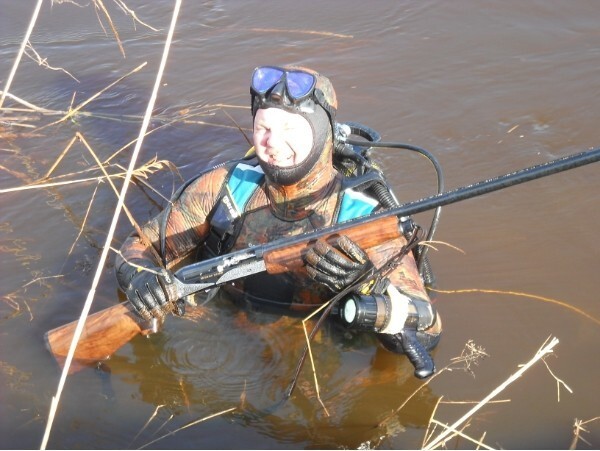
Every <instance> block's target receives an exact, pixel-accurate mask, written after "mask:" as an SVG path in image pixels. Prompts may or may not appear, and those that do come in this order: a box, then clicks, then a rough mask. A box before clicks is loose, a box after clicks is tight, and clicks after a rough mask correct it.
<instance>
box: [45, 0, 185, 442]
mask: <svg viewBox="0 0 600 451" xmlns="http://www.w3.org/2000/svg"><path fill="white" fill-rule="evenodd" d="M180 9H181V0H177V1H176V3H175V6H174V8H173V16H172V18H171V24H170V26H169V32H168V34H167V38H166V41H165V47H164V50H163V54H162V57H161V61H160V67H159V69H158V72H157V74H156V79H155V81H154V86H153V88H152V93H151V95H150V99H149V101H148V105H147V107H146V112H145V113H144V120H143V121H142V126H141V128H140V133H139V135H138V136H139V138H138V140H137V143H136V146H135V148H134V150H133V153H132V155H131V160H130V162H129V167H128V168H127V175H126V176H125V181H124V183H123V186H122V188H121V193H120V194H119V200H118V202H117V206H116V208H115V211H114V214H113V217H112V220H111V223H110V227H109V229H108V232H107V234H106V240H105V244H104V246H103V247H102V253H101V254H100V258H99V261H98V266H97V267H96V272H95V274H94V279H93V281H92V285H91V287H90V290H89V292H88V295H87V297H86V300H85V302H84V305H83V310H82V312H81V315H80V316H79V320H78V321H77V326H76V328H75V333H74V334H73V339H72V341H71V345H70V347H69V352H68V354H67V357H66V359H65V362H64V367H63V371H62V373H61V376H60V380H59V382H58V387H57V389H56V395H55V396H53V397H52V402H51V405H50V410H49V413H48V421H47V423H46V428H45V431H44V437H43V438H42V443H41V446H40V448H41V449H46V445H47V444H48V440H49V438H50V431H51V430H52V424H53V422H54V418H55V415H56V411H57V410H58V404H59V401H60V397H61V394H62V391H63V389H64V386H65V383H66V379H67V375H68V373H69V369H70V366H71V363H72V361H73V357H74V355H75V348H76V347H77V343H78V342H79V339H80V337H81V335H82V333H83V326H84V324H85V320H86V318H87V316H88V313H89V311H90V309H91V306H92V301H93V300H94V295H95V292H96V287H97V286H98V283H99V282H100V276H101V275H102V273H103V272H104V271H103V270H104V264H105V262H106V258H107V257H108V252H109V250H110V242H111V241H112V239H113V237H114V234H115V230H116V227H117V221H118V219H119V216H120V213H121V209H122V208H123V201H124V198H125V195H126V194H127V189H128V187H129V181H130V180H131V173H132V172H133V169H134V168H135V163H136V161H137V158H138V155H139V153H140V149H141V146H142V141H143V136H144V135H145V133H146V130H147V129H148V126H149V124H150V117H151V115H152V111H153V110H154V105H155V103H156V98H157V97H158V90H159V87H160V83H161V80H162V76H163V73H164V70H165V66H166V62H167V56H168V55H169V49H170V47H171V42H172V41H173V34H174V32H175V24H176V23H177V17H178V16H179V10H180Z"/></svg>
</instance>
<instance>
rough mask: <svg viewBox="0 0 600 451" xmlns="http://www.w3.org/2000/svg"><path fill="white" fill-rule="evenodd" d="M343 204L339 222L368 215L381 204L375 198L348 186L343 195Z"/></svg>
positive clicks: (338, 218)
mask: <svg viewBox="0 0 600 451" xmlns="http://www.w3.org/2000/svg"><path fill="white" fill-rule="evenodd" d="M342 196H343V197H342V204H341V206H340V212H339V213H338V217H337V222H344V221H349V220H350V219H354V218H360V217H361V216H367V215H369V214H371V213H372V212H373V210H374V209H375V207H377V206H378V205H379V202H377V201H376V200H375V199H373V198H371V197H369V196H366V195H365V194H363V193H361V192H359V191H354V190H353V189H352V188H346V189H345V190H344V193H343V195H342Z"/></svg>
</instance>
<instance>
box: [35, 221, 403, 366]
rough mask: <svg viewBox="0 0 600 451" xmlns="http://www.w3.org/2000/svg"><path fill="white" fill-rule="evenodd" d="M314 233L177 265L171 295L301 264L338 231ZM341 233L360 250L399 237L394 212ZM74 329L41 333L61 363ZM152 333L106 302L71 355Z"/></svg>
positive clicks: (89, 356)
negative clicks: (312, 249)
mask: <svg viewBox="0 0 600 451" xmlns="http://www.w3.org/2000/svg"><path fill="white" fill-rule="evenodd" d="M316 232H318V233H315V232H311V233H309V234H305V235H299V236H298V237H291V238H286V239H281V240H277V241H273V242H271V243H268V244H266V245H262V246H255V247H253V248H249V249H244V250H242V251H237V252H233V253H230V254H227V255H223V256H219V257H215V258H212V259H209V260H205V261H202V262H198V263H194V264H191V265H189V266H185V267H182V268H181V269H179V270H178V271H176V272H175V283H176V285H177V294H178V295H179V298H180V299H181V298H185V297H186V296H189V295H192V294H194V293H197V292H199V291H205V290H209V289H211V288H214V287H218V286H220V285H223V284H225V283H228V282H232V281H234V280H237V279H240V278H243V277H247V276H249V275H251V274H256V273H259V272H264V271H266V272H268V273H269V274H277V273H281V272H285V271H289V270H293V269H296V268H299V267H301V266H302V265H303V264H304V262H303V255H304V254H305V252H306V251H307V250H308V248H309V247H310V246H311V245H312V244H313V243H314V242H315V241H316V240H317V239H319V238H325V239H331V238H335V237H336V236H339V232H338V231H337V230H336V231H334V232H331V231H330V229H323V230H319V231H316ZM343 232H344V234H345V235H347V236H349V237H350V238H351V239H353V240H354V241H356V242H357V243H358V244H359V245H360V246H362V247H363V248H364V249H369V248H371V247H373V246H375V245H377V244H380V243H384V242H386V241H389V240H392V239H395V238H398V237H400V236H401V231H400V228H399V224H398V219H397V218H396V217H395V216H387V217H383V218H379V219H378V220H376V221H370V222H368V223H365V224H360V225H356V226H354V227H346V228H343ZM76 328H77V321H73V322H71V323H68V324H65V325H64V326H60V327H58V328H56V329H52V330H50V331H48V332H47V333H46V335H45V339H46V346H47V348H48V349H49V350H50V352H51V353H52V354H53V355H54V357H55V359H56V361H57V362H58V363H59V364H60V365H61V366H62V365H63V363H64V361H65V359H66V357H67V354H68V352H69V347H70V346H71V341H72V339H73V335H74V334H75V329H76ZM152 332H156V327H155V326H154V327H153V325H151V324H148V322H147V321H145V320H143V319H141V318H140V317H138V315H137V314H136V313H135V312H134V311H133V309H132V307H130V304H129V303H123V304H117V305H114V306H112V307H108V308H106V309H104V310H101V311H99V312H96V313H94V314H92V315H89V316H88V317H87V319H86V322H85V325H84V329H83V333H82V334H81V338H80V340H79V342H78V344H77V348H76V349H75V354H74V356H73V360H74V361H75V362H77V363H79V364H83V365H90V364H95V363H96V362H98V361H100V360H104V359H106V358H108V357H109V356H111V355H112V354H114V353H115V352H116V351H117V350H118V349H119V348H121V347H122V346H123V345H125V344H126V343H127V342H129V341H130V340H131V339H132V338H133V337H135V336H136V335H138V334H144V335H147V334H150V333H152ZM80 367H81V365H77V366H75V367H74V369H73V371H77V370H78V369H80Z"/></svg>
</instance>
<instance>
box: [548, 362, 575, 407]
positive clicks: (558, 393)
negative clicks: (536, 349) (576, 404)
mask: <svg viewBox="0 0 600 451" xmlns="http://www.w3.org/2000/svg"><path fill="white" fill-rule="evenodd" d="M542 362H544V365H546V369H547V370H548V372H549V373H550V374H551V375H552V377H553V378H554V379H555V380H556V391H557V398H558V399H557V402H560V386H561V385H562V386H563V387H565V389H566V390H567V391H568V392H569V393H571V394H572V393H573V390H571V387H569V386H568V385H567V384H566V383H565V381H563V380H562V379H560V378H559V377H558V376H557V375H556V374H554V373H553V372H552V370H551V369H550V366H549V365H548V362H546V359H542Z"/></svg>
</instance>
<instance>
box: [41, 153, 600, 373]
mask: <svg viewBox="0 0 600 451" xmlns="http://www.w3.org/2000/svg"><path fill="white" fill-rule="evenodd" d="M597 161H600V148H598V149H593V150H589V151H587V152H581V153H578V154H574V155H571V156H567V157H563V158H558V159H556V160H552V161H550V162H547V163H542V164H539V165H536V166H532V167H529V168H525V169H521V170H519V171H516V172H512V173H509V174H506V175H502V176H499V177H495V178H492V179H488V180H484V181H481V182H477V183H474V184H471V185H468V186H464V187H462V188H457V189H455V190H452V191H448V192H445V193H441V194H437V195H435V196H430V197H427V198H424V199H421V200H418V201H414V202H409V203H407V204H403V205H400V206H398V207H393V208H390V209H387V210H383V211H380V212H377V213H374V214H372V215H369V216H365V217H361V218H357V219H353V220H351V221H346V222H343V223H340V224H336V225H334V226H331V227H327V228H324V229H320V230H315V231H313V232H308V233H304V234H301V235H297V236H293V237H286V238H281V239H279V240H276V241H273V242H271V243H267V244H264V245H260V246H255V247H252V248H248V249H244V250H240V251H236V252H233V253H230V254H227V255H223V256H219V257H215V258H212V259H209V260H206V261H201V262H198V263H193V264H191V265H188V266H185V267H183V268H181V269H179V270H178V271H177V272H176V273H175V277H176V283H177V284H178V294H179V295H180V298H184V297H186V296H188V295H191V294H193V293H197V292H199V291H204V290H208V289H210V288H213V287H217V286H220V285H223V284H225V283H228V282H232V281H234V280H237V279H240V278H243V277H247V276H249V275H251V274H256V273H259V272H263V271H266V272H268V273H270V274H277V273H281V272H285V271H289V270H292V269H295V268H298V267H300V266H302V265H303V264H304V262H303V255H304V253H305V252H306V251H307V250H308V248H309V247H310V246H311V245H312V244H313V243H314V242H315V241H316V240H318V239H323V238H325V239H331V238H335V237H337V236H339V235H341V234H344V235H347V236H348V237H350V238H351V239H352V240H354V241H356V242H357V243H358V244H359V245H360V246H361V247H363V248H364V249H367V250H368V249H369V248H371V247H373V246H375V245H377V244H380V243H384V242H386V241H389V240H392V239H394V238H397V237H399V236H400V235H401V232H400V227H399V222H398V221H399V220H398V218H401V217H403V216H410V215H413V214H416V213H421V212H424V211H428V210H432V209H434V208H437V207H438V206H443V205H448V204H452V203H456V202H459V201H462V200H466V199H470V198H473V197H477V196H480V195H483V194H487V193H490V192H493V191H498V190H501V189H504V188H508V187H510V186H514V185H518V184H521V183H525V182H528V181H531V180H535V179H538V178H541V177H545V176H548V175H552V174H556V173H558V172H562V171H566V170H569V169H574V168H577V167H580V166H584V165H587V164H590V163H594V162H597ZM76 327H77V321H74V322H72V323H69V324H66V325H64V326H61V327H58V328H56V329H53V330H51V331H49V332H47V333H46V335H45V338H46V343H47V346H48V349H49V350H50V352H52V354H53V355H54V357H55V358H56V359H57V361H58V362H59V363H60V364H62V363H63V361H64V359H65V358H66V356H67V353H68V351H69V347H70V345H71V340H72V338H73V335H74V332H75V328H76ZM151 332H152V328H151V327H149V326H148V325H146V324H145V322H144V321H143V320H141V319H140V318H138V316H137V315H136V314H135V313H134V312H133V311H132V310H131V309H130V308H129V307H128V304H127V305H125V304H117V305H115V306H113V307H109V308H107V309H104V310H101V311H99V312H97V313H94V314H92V315H90V316H88V318H87V320H86V323H85V327H84V331H83V334H82V336H81V339H80V340H79V343H78V345H77V349H76V351H75V355H74V359H75V360H76V361H80V362H87V363H95V362H97V361H99V360H102V359H105V358H106V357H108V356H110V355H112V354H113V353H114V352H115V351H117V350H118V349H119V348H120V347H121V346H123V345H125V344H126V343H127V342H128V341H129V340H131V339H132V338H133V337H134V336H136V335H137V334H139V333H142V334H148V333H151Z"/></svg>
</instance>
